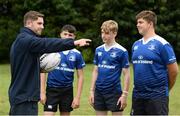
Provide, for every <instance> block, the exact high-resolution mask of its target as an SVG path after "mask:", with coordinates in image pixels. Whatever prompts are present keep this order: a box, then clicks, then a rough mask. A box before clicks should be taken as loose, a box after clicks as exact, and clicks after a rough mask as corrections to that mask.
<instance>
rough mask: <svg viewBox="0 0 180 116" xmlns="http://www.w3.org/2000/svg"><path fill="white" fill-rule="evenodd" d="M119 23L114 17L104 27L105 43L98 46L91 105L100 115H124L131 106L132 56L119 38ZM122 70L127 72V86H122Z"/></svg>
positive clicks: (102, 35) (103, 38) (102, 31)
mask: <svg viewBox="0 0 180 116" xmlns="http://www.w3.org/2000/svg"><path fill="white" fill-rule="evenodd" d="M117 32H118V24H117V22H115V21H113V20H108V21H105V22H104V23H103V24H102V26H101V37H102V40H103V42H104V44H103V45H101V46H99V47H97V48H96V51H95V56H94V64H95V66H94V69H93V73H92V83H91V89H90V97H89V101H90V104H91V105H92V106H93V107H94V109H95V110H96V115H107V113H108V111H111V112H112V115H122V111H123V110H124V108H125V107H126V105H127V95H128V90H129V84H130V82H129V81H130V71H129V59H128V52H127V50H126V49H125V48H124V47H122V46H121V45H119V44H118V43H117V42H116V41H115V37H116V35H117ZM121 72H123V74H124V87H123V89H122V87H121V79H120V76H121Z"/></svg>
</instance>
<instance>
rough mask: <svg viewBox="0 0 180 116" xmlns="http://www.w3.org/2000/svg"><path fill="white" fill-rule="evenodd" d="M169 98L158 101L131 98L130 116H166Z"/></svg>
mask: <svg viewBox="0 0 180 116" xmlns="http://www.w3.org/2000/svg"><path fill="white" fill-rule="evenodd" d="M168 106H169V97H164V98H158V99H142V98H136V99H135V98H133V100H132V109H131V115H168V112H169V107H168Z"/></svg>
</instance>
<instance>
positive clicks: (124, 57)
mask: <svg viewBox="0 0 180 116" xmlns="http://www.w3.org/2000/svg"><path fill="white" fill-rule="evenodd" d="M121 62H122V68H128V67H129V55H128V52H127V51H125V52H124V53H123V54H122V56H121Z"/></svg>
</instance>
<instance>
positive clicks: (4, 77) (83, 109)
mask: <svg viewBox="0 0 180 116" xmlns="http://www.w3.org/2000/svg"><path fill="white" fill-rule="evenodd" d="M92 69H93V65H91V64H88V65H87V66H86V67H85V70H84V74H85V79H84V87H83V93H82V96H81V105H80V108H79V109H76V110H74V111H73V112H72V115H94V114H95V112H94V110H93V108H92V107H91V106H90V105H89V103H88V97H89V88H90V83H91V72H92ZM131 75H132V69H131ZM132 81H133V77H132V76H131V87H130V91H129V96H128V106H127V108H126V109H125V111H124V114H126V115H129V112H130V108H131V96H132V94H131V93H132V86H133V84H132V83H133V82H132ZM9 84H10V67H9V65H8V64H3V65H2V64H1V65H0V115H7V114H8V112H9V101H8V87H9ZM74 84H75V85H74V87H76V80H75V83H74ZM179 90H180V75H179V76H178V77H177V81H176V85H175V86H174V88H173V90H172V91H171V92H170V102H169V111H170V112H169V114H170V115H180V110H179V108H180V100H179V97H180V92H179ZM42 112H43V108H42V105H41V104H39V114H42Z"/></svg>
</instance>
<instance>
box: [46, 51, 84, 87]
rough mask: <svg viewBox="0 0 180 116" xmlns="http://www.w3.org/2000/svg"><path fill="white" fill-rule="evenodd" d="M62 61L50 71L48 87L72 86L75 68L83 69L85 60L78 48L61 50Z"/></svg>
mask: <svg viewBox="0 0 180 116" xmlns="http://www.w3.org/2000/svg"><path fill="white" fill-rule="evenodd" d="M59 54H60V56H61V61H60V64H59V66H58V67H57V68H56V69H54V70H53V71H51V72H49V73H48V79H47V86H48V87H71V86H73V80H74V71H75V69H82V68H83V67H84V66H85V62H84V60H83V57H82V55H81V53H80V52H79V51H78V50H76V49H73V50H68V51H63V52H59Z"/></svg>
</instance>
